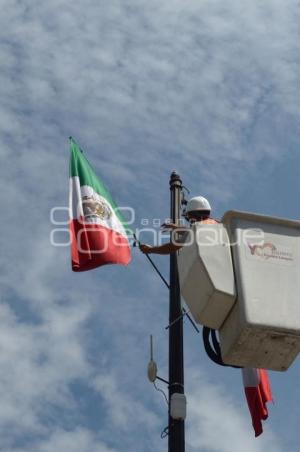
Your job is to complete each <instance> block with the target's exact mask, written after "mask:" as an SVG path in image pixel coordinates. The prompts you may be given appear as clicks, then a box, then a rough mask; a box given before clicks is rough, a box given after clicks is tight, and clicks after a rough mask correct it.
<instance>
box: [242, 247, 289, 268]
mask: <svg viewBox="0 0 300 452" xmlns="http://www.w3.org/2000/svg"><path fill="white" fill-rule="evenodd" d="M247 245H248V248H249V250H250V253H251V254H250V256H255V257H256V258H257V259H259V260H264V261H268V260H270V261H272V262H276V261H277V262H278V261H280V262H281V263H284V262H285V263H288V262H293V261H294V255H293V253H292V250H291V249H290V248H287V247H283V246H279V245H277V246H276V245H274V243H272V242H265V243H263V244H260V245H256V244H251V243H247Z"/></svg>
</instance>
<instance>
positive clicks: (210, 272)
mask: <svg viewBox="0 0 300 452" xmlns="http://www.w3.org/2000/svg"><path fill="white" fill-rule="evenodd" d="M178 271H179V280H180V289H181V294H182V296H183V298H184V300H185V302H186V304H187V305H188V307H189V309H190V311H191V313H192V315H193V317H194V319H195V321H196V322H197V323H200V324H202V325H205V326H208V327H210V328H214V329H218V328H220V327H221V325H222V323H223V322H224V320H225V319H226V317H227V315H228V313H229V311H230V310H231V308H232V307H233V304H234V302H235V298H236V293H235V283H234V274H233V266H232V260H231V252H230V244H229V239H228V234H227V231H226V229H225V228H224V226H223V225H222V224H213V225H206V224H195V225H194V226H193V228H192V229H191V231H190V233H189V234H188V235H187V239H186V243H185V245H184V246H183V248H182V249H181V250H180V251H179V253H178Z"/></svg>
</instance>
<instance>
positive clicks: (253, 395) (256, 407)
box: [242, 368, 273, 436]
mask: <svg viewBox="0 0 300 452" xmlns="http://www.w3.org/2000/svg"><path fill="white" fill-rule="evenodd" d="M242 375H243V382H244V389H245V395H246V399H247V403H248V407H249V411H250V414H251V418H252V425H253V428H254V431H255V436H259V435H261V434H262V432H263V428H262V422H261V421H265V420H266V419H267V418H268V408H267V406H266V404H267V402H272V401H273V397H272V391H271V385H270V381H269V376H268V373H267V371H266V370H265V369H252V368H244V369H242Z"/></svg>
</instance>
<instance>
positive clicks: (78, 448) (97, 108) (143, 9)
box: [0, 0, 300, 452]
mask: <svg viewBox="0 0 300 452" xmlns="http://www.w3.org/2000/svg"><path fill="white" fill-rule="evenodd" d="M0 7H1V18H0V61H1V71H0V92H1V102H0V140H1V146H0V153H1V168H0V171H1V178H0V184H1V189H0V197H1V208H2V212H3V215H2V221H1V229H2V234H1V256H0V259H1V262H0V263H1V272H0V283H1V303H0V369H1V372H0V400H1V403H0V450H1V451H3V452H29V451H30V452H55V451H57V450H66V451H68V452H91V451H93V452H121V451H122V452H123V451H128V452H131V451H137V452H150V451H153V450H156V451H157V452H163V451H166V450H167V440H166V439H161V438H160V434H161V432H162V430H163V429H164V428H165V427H166V424H167V405H166V402H165V400H164V397H163V395H162V394H161V393H160V392H157V391H156V390H155V388H154V387H153V386H152V385H151V384H150V383H149V381H148V380H147V377H146V369H147V363H148V359H149V335H150V334H153V336H154V353H155V355H154V356H155V359H156V361H157V363H158V367H159V375H160V376H162V377H165V378H166V377H167V372H168V369H167V362H168V336H167V332H166V330H165V326H166V325H167V323H168V294H167V292H166V288H165V287H164V286H163V285H162V284H161V281H160V280H159V278H158V277H157V275H156V274H155V273H154V272H153V271H152V269H151V267H150V266H149V264H148V262H147V260H146V259H145V257H144V256H143V255H142V254H141V253H140V252H139V250H137V249H133V251H132V254H133V259H132V263H131V264H130V265H129V266H128V267H123V266H117V265H115V266H107V267H102V268H99V269H96V270H93V271H90V272H86V273H82V274H74V273H72V272H71V266H70V253H69V248H68V246H53V245H52V244H51V240H50V238H51V233H52V234H53V229H55V228H58V229H60V231H56V232H55V234H56V235H55V237H56V240H57V241H60V243H61V244H62V245H63V243H64V242H65V241H66V240H67V233H66V231H65V230H64V228H65V226H63V225H53V222H52V221H51V210H52V209H53V208H57V207H59V208H62V210H61V212H58V211H56V213H55V215H56V217H55V218H56V220H57V221H58V220H60V221H62V222H63V221H66V220H67V218H66V210H63V209H64V208H66V206H67V201H68V160H69V148H68V137H69V136H70V135H72V136H73V137H74V138H75V139H76V140H77V142H78V143H79V145H80V146H81V147H82V148H83V149H84V151H85V153H86V155H87V157H88V159H89V161H90V162H91V163H92V165H93V167H94V169H95V171H96V172H97V174H98V175H99V177H101V178H102V180H103V181H104V183H105V184H106V185H107V187H108V188H109V190H110V192H111V193H112V195H113V197H114V199H115V201H116V202H117V204H118V205H121V206H130V207H132V208H133V209H134V210H135V226H136V228H140V227H141V225H142V221H143V220H144V219H148V220H149V222H150V224H151V222H153V220H154V219H160V220H161V221H163V220H164V219H165V218H166V217H168V216H169V177H170V173H171V172H172V171H173V170H174V169H175V170H177V171H178V172H179V173H180V175H181V177H182V180H183V183H184V185H185V186H186V187H187V188H188V189H189V190H190V193H191V196H193V195H194V196H196V195H199V194H201V195H203V196H206V197H207V198H208V199H209V200H210V202H211V204H212V205H213V214H214V216H215V217H217V218H221V217H222V215H223V214H224V212H226V211H228V210H231V209H237V210H244V211H249V212H257V213H262V214H268V215H273V216H280V217H284V218H293V219H298V218H299V203H298V193H299V189H300V187H299V175H298V172H299V170H298V168H299V167H300V153H299V149H298V138H299V132H300V130H299V124H300V121H299V120H300V95H299V86H300V52H299V50H300V44H299V42H300V39H299V23H300V5H299V2H298V1H296V0H287V1H285V2H283V1H279V0H264V1H259V0H252V1H251V2H249V1H248V2H246V1H244V0H228V1H226V2H224V1H222V2H221V1H219V0H209V1H208V0H189V1H184V0H159V1H158V0H152V1H151V2H149V1H146V0H110V1H104V0H97V1H96V0H85V1H84V2H83V1H80V0H79V1H78V2H72V3H71V2H67V1H66V0H52V1H51V2H42V1H37V0H30V1H29V0H9V1H8V0H0ZM155 261H156V263H157V265H159V267H160V269H161V271H162V272H163V273H164V274H165V275H166V276H167V275H168V259H167V258H166V257H162V256H159V257H156V258H155ZM184 333H185V390H186V395H187V400H188V406H187V420H186V452H196V451H201V452H240V451H241V450H243V451H244V452H261V451H265V450H266V448H269V449H271V450H272V451H273V452H290V451H291V452H292V451H295V450H298V444H299V428H298V415H299V408H298V406H299V401H300V390H299V387H298V381H299V371H300V364H299V363H300V361H299V359H298V361H296V362H295V363H294V364H293V365H292V367H291V368H290V369H289V370H288V371H287V372H285V373H276V372H270V378H271V382H272V388H273V395H274V399H275V403H274V405H271V406H270V407H269V414H270V416H269V419H268V421H266V422H265V424H264V434H263V435H262V436H261V437H259V438H257V439H255V438H254V434H253V430H252V426H251V420H250V417H249V413H248V409H247V406H246V402H245V399H244V394H243V388H242V381H241V375H240V371H238V370H235V369H224V368H221V367H219V366H216V365H215V364H214V363H212V362H210V361H209V359H208V358H207V357H206V355H205V353H204V351H203V346H202V343H201V337H200V335H198V334H197V333H196V332H195V331H194V330H193V328H192V327H191V325H190V324H189V323H188V322H186V321H185V323H184ZM158 386H159V387H160V388H162V389H164V390H166V388H165V387H164V385H163V384H162V385H161V384H159V385H158Z"/></svg>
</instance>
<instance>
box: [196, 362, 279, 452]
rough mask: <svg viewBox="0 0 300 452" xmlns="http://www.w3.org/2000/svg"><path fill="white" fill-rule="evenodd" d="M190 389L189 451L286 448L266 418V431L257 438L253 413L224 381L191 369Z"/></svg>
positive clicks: (261, 450) (259, 450)
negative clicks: (248, 412)
mask: <svg viewBox="0 0 300 452" xmlns="http://www.w3.org/2000/svg"><path fill="white" fill-rule="evenodd" d="M241 390H242V389H241ZM188 392H189V393H188V408H187V409H188V419H189V424H188V431H187V438H188V440H187V441H188V445H189V448H188V449H187V450H188V451H189V452H192V451H196V450H203V451H205V452H206V451H207V452H240V451H241V450H243V451H245V452H263V451H264V450H266V449H267V448H270V449H271V450H272V451H274V452H275V451H276V452H280V451H282V450H283V449H282V448H281V445H280V441H279V437H278V436H276V435H275V434H274V433H273V432H272V431H271V430H270V429H269V427H268V423H267V422H265V423H264V426H263V428H264V430H265V431H264V433H263V435H262V436H261V437H259V438H254V433H253V431H252V426H251V418H250V415H249V416H248V418H247V417H246V415H245V411H246V410H245V411H244V412H242V410H241V408H240V407H239V406H238V405H237V403H236V401H234V400H233V398H232V396H231V394H230V392H229V391H228V392H227V391H226V389H225V386H224V385H221V384H220V385H215V384H211V383H209V382H208V381H207V377H205V376H204V375H203V374H201V373H200V372H197V371H195V369H189V389H188ZM245 405H246V401H245Z"/></svg>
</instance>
